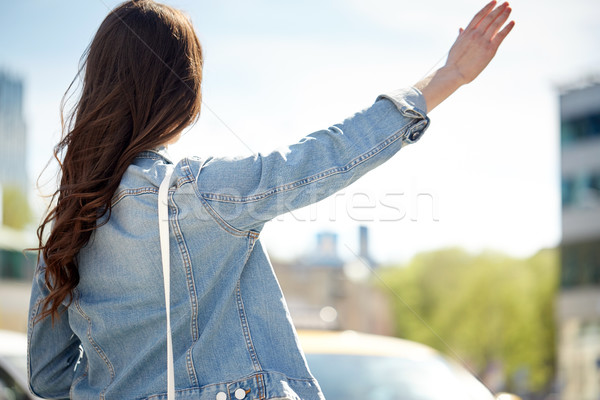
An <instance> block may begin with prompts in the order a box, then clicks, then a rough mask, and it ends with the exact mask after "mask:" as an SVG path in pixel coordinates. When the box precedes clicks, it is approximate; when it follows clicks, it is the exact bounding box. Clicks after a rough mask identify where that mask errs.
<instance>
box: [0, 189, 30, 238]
mask: <svg viewBox="0 0 600 400" xmlns="http://www.w3.org/2000/svg"><path fill="white" fill-rule="evenodd" d="M31 217H32V214H31V208H29V202H28V201H27V196H26V195H25V193H23V191H22V190H21V189H20V188H18V187H17V186H11V185H6V186H3V187H2V223H3V224H4V225H6V226H9V227H11V228H14V229H19V230H21V229H23V228H25V226H26V225H27V224H28V223H29V222H30V221H31Z"/></svg>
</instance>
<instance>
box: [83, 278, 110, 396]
mask: <svg viewBox="0 0 600 400" xmlns="http://www.w3.org/2000/svg"><path fill="white" fill-rule="evenodd" d="M73 292H74V293H77V296H75V301H74V303H75V308H76V309H77V311H78V312H79V314H81V316H82V317H83V318H85V319H86V320H87V323H88V328H87V332H86V336H87V339H88V341H89V342H90V344H91V345H92V347H93V348H94V350H96V353H98V355H99V356H100V358H101V359H102V361H104V363H105V364H106V367H107V368H108V372H109V373H110V382H108V384H107V385H106V386H105V387H104V389H102V391H101V392H100V399H101V400H103V399H104V393H105V392H106V390H107V389H108V387H109V386H110V385H111V384H112V383H113V381H114V379H115V369H114V367H113V365H112V363H111V362H110V360H109V359H108V357H107V356H106V353H105V352H104V350H102V347H100V345H99V344H98V343H96V341H95V340H94V338H93V337H92V320H91V318H90V317H89V316H88V315H87V314H86V313H85V312H84V311H83V309H82V308H81V305H80V304H79V295H80V294H79V291H78V290H77V289H74V291H73ZM88 362H89V361H88Z"/></svg>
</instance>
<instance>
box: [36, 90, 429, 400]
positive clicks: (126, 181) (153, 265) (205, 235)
mask: <svg viewBox="0 0 600 400" xmlns="http://www.w3.org/2000/svg"><path fill="white" fill-rule="evenodd" d="M425 110H426V108H425V102H424V99H423V96H422V94H421V93H420V92H418V91H417V90H416V89H414V88H410V89H406V90H397V91H395V92H392V93H389V94H386V95H381V96H379V97H378V98H377V100H376V101H375V103H374V104H373V105H372V106H371V107H369V108H367V109H365V110H363V111H361V112H358V113H356V114H354V115H353V116H351V117H349V118H347V119H346V120H345V121H343V122H342V123H340V124H336V125H333V126H331V127H329V128H328V129H324V130H321V131H317V132H315V133H313V134H311V135H308V136H306V137H304V138H303V139H301V140H300V141H299V142H298V143H296V144H293V145H291V146H289V147H286V148H285V149H283V150H279V151H275V152H272V153H270V154H264V155H263V154H258V155H253V156H249V157H245V158H208V159H199V158H186V159H183V160H181V161H180V162H178V163H177V165H176V166H175V170H174V174H173V177H172V178H171V181H170V189H169V203H168V206H169V207H168V208H169V231H170V248H171V254H170V257H171V276H170V279H171V304H170V307H171V326H172V330H173V349H174V363H175V388H176V397H177V398H178V399H200V400H230V399H248V400H258V399H261V400H263V399H264V400H267V399H269V400H275V399H287V400H298V399H309V400H312V399H324V397H323V394H322V393H321V390H320V388H319V385H318V383H317V381H316V380H315V379H314V378H313V376H312V375H311V373H310V371H309V368H308V366H307V364H306V360H305V358H304V355H303V353H302V350H301V348H300V346H299V344H298V339H297V336H296V332H295V330H294V327H293V324H292V321H291V319H290V314H289V312H288V309H287V307H286V303H285V300H284V297H283V294H282V293H281V289H280V287H279V284H278V282H277V279H276V277H275V275H274V273H273V269H272V267H271V264H270V262H269V259H268V257H267V254H266V252H265V250H264V248H263V246H262V245H261V241H260V232H261V229H262V228H263V226H264V224H265V223H266V222H268V221H269V220H271V219H273V218H274V217H276V216H277V215H279V214H282V213H285V212H288V211H291V210H294V209H296V208H300V207H304V206H306V205H308V204H310V203H313V202H316V201H319V200H321V199H323V198H325V197H327V196H329V195H331V194H333V193H335V192H336V191H338V190H340V189H342V188H344V187H345V186H347V185H349V184H350V183H352V182H354V181H355V180H356V179H358V178H359V177H361V176H362V175H363V174H365V173H366V172H367V171H369V170H371V169H373V168H375V167H376V166H378V165H380V164H381V163H383V162H384V161H386V160H387V159H389V158H390V157H392V156H393V155H394V154H395V153H396V152H397V151H398V150H400V148H401V147H402V146H403V145H404V144H408V143H412V142H415V141H416V140H418V139H419V138H420V137H421V135H422V134H423V132H424V131H425V129H426V127H427V126H428V124H429V119H428V118H427V117H426V114H425V113H426V111H425ZM168 164H171V161H169V159H168V158H167V157H166V156H165V155H164V154H162V152H161V151H147V152H143V153H142V154H140V155H139V156H138V157H137V158H136V159H135V161H134V162H133V163H132V164H131V166H130V167H129V168H128V170H127V171H126V173H125V174H124V176H123V178H122V181H121V184H120V186H119V188H118V190H117V191H116V192H115V194H114V198H113V201H112V212H111V214H110V218H109V219H108V221H107V223H106V224H104V225H101V226H100V227H99V228H98V229H96V230H95V231H94V232H93V235H92V237H91V239H90V241H89V242H88V244H87V245H86V246H84V247H83V248H82V249H81V250H80V252H79V254H78V259H77V262H78V269H79V274H80V282H79V284H78V286H77V288H76V289H75V291H74V293H73V298H72V302H71V304H70V305H68V306H67V304H66V303H65V304H62V305H61V308H60V310H61V311H66V312H65V313H63V314H62V315H61V318H60V319H59V320H58V321H55V323H54V325H52V323H51V321H50V318H45V319H43V320H41V321H37V322H36V316H37V315H38V314H39V313H40V304H41V301H42V300H43V298H44V296H46V295H47V294H48V289H47V287H46V286H45V284H44V280H43V271H44V267H45V266H44V263H43V262H41V263H40V265H39V266H38V270H37V273H36V278H35V279H34V282H33V290H32V297H31V305H30V313H29V326H28V369H29V381H30V388H31V390H32V391H33V392H34V393H35V394H37V395H39V396H41V397H47V398H68V397H70V398H74V399H117V400H122V399H152V400H159V399H166V387H167V366H166V335H165V329H166V328H165V303H164V291H163V287H162V285H163V279H162V266H161V258H160V245H159V233H158V215H157V193H158V186H159V185H160V182H161V180H162V179H163V177H164V175H165V172H166V170H167V168H168ZM102 222H106V221H102ZM65 307H66V310H65Z"/></svg>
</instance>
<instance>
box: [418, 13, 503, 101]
mask: <svg viewBox="0 0 600 400" xmlns="http://www.w3.org/2000/svg"><path fill="white" fill-rule="evenodd" d="M510 12H511V9H510V7H509V6H508V3H503V4H501V5H500V6H498V7H496V2H495V1H492V2H491V3H489V4H488V5H486V6H485V7H483V9H481V11H479V12H478V13H477V14H476V15H475V17H473V19H472V20H471V22H470V23H469V25H468V26H467V27H466V28H465V29H462V28H461V29H460V31H459V35H458V38H457V39H456V41H455V42H454V44H453V45H452V48H451V49H450V52H449V53H448V59H447V60H446V64H445V65H444V66H443V67H442V68H440V69H438V70H437V71H436V72H434V73H433V74H432V75H430V76H428V77H427V78H425V79H423V80H421V81H420V82H418V83H417V84H416V85H415V87H416V88H417V89H419V90H421V92H422V93H423V96H424V97H425V102H426V103H427V109H428V111H431V110H433V109H434V108H435V107H436V106H437V105H439V104H440V103H441V102H442V101H444V100H445V99H446V98H447V97H448V96H450V95H451V94H452V93H454V92H455V91H456V90H457V89H458V88H459V87H460V86H462V85H464V84H466V83H469V82H471V81H472V80H473V79H475V78H476V77H477V76H478V75H479V74H480V73H481V71H483V70H484V69H485V67H486V66H487V65H488V64H489V63H490V61H491V60H492V58H494V55H495V54H496V51H497V50H498V47H499V46H500V44H501V43H502V41H503V40H504V38H505V37H506V36H507V35H508V33H509V32H510V31H511V29H512V28H513V27H514V26H515V23H514V21H511V22H510V23H508V24H506V25H505V26H504V24H505V23H506V21H507V20H508V17H509V15H510ZM502 26H504V28H502Z"/></svg>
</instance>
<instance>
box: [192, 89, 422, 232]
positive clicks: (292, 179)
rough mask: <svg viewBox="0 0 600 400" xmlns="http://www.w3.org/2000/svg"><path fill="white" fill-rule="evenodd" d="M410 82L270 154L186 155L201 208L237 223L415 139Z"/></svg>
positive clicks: (333, 184)
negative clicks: (189, 157) (190, 158)
mask: <svg viewBox="0 0 600 400" xmlns="http://www.w3.org/2000/svg"><path fill="white" fill-rule="evenodd" d="M425 110H426V105H425V100H424V98H423V95H422V94H421V93H420V92H419V91H418V90H417V89H415V88H409V89H405V90H397V91H395V92H392V93H389V94H385V95H381V96H379V97H378V98H377V100H376V101H375V103H374V104H373V105H372V106H371V107H369V108H367V109H365V110H363V111H360V112H358V113H356V114H354V115H352V116H351V117H349V118H347V119H346V120H344V121H343V122H342V123H339V124H335V125H333V126H331V127H329V128H328V129H324V130H320V131H317V132H314V133H312V134H310V135H308V136H306V137H304V138H302V139H301V140H300V141H299V142H297V143H295V144H293V145H291V146H288V147H286V148H284V149H281V150H279V151H274V152H272V153H270V154H257V155H254V156H250V157H245V158H233V159H228V158H210V159H208V160H205V161H201V160H197V162H196V163H194V162H193V161H190V164H191V165H190V167H191V170H192V173H193V174H194V175H195V176H194V183H195V184H196V187H195V189H196V194H197V196H198V197H199V198H200V200H201V202H202V204H203V205H204V207H207V208H208V209H209V212H210V213H211V214H213V215H214V216H216V217H217V218H220V219H222V220H224V221H225V222H226V223H228V224H229V225H230V226H232V227H234V228H236V229H239V230H244V231H245V230H252V229H260V228H262V225H264V223H265V222H267V221H269V220H270V219H272V218H274V217H276V216H277V215H279V214H283V213H286V212H289V211H292V210H294V209H297V208H300V207H304V206H306V205H309V204H311V203H315V202H317V201H319V200H322V199H324V198H326V197H328V196H330V195H332V194H334V193H335V192H337V191H339V190H340V189H342V188H344V187H346V186H348V185H350V184H351V183H352V182H354V181H356V180H357V179H358V178H360V177H361V176H362V175H364V174H365V173H366V172H368V171H370V170H371V169H373V168H375V167H377V166H378V165H380V164H382V163H383V162H384V161H386V160H388V159H389V158H391V157H392V156H393V155H394V154H395V153H396V152H397V151H398V150H400V148H401V147H402V146H403V145H404V144H409V143H413V142H415V141H417V140H418V139H419V138H420V137H421V135H422V134H423V132H424V131H425V129H426V128H427V127H428V125H429V118H428V117H427V116H426V111H425Z"/></svg>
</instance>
